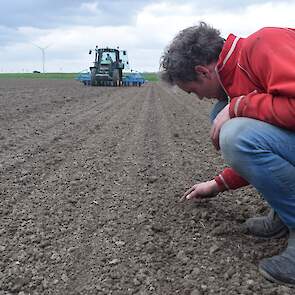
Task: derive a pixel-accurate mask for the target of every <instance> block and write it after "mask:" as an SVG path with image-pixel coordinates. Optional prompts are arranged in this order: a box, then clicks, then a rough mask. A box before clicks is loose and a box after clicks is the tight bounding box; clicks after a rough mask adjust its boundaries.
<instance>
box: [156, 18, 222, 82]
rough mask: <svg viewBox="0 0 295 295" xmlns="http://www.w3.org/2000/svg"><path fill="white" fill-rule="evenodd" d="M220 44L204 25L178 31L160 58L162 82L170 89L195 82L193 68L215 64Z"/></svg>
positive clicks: (209, 27)
mask: <svg viewBox="0 0 295 295" xmlns="http://www.w3.org/2000/svg"><path fill="white" fill-rule="evenodd" d="M223 44H224V39H223V38H222V37H221V36H220V32H219V31H218V30H216V29H214V28H213V27H211V26H209V25H207V24H206V23H205V22H200V24H199V25H198V26H193V27H189V28H186V29H184V30H182V31H180V32H179V33H178V34H177V35H176V37H175V38H174V39H173V40H172V42H171V43H170V44H169V45H168V46H167V47H166V49H165V51H164V54H163V55H162V57H161V61H160V76H161V79H162V80H163V81H165V82H167V83H169V84H172V85H174V84H175V82H176V81H183V82H187V81H193V80H198V76H197V75H196V73H195V71H194V67H195V66H196V65H208V64H210V63H212V62H214V61H217V60H218V57H219V54H220V52H221V50H222V47H223Z"/></svg>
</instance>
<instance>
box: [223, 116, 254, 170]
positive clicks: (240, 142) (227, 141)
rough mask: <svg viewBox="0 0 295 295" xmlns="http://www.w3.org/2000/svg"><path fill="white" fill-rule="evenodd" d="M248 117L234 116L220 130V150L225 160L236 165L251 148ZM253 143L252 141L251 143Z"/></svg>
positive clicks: (233, 165)
mask: <svg viewBox="0 0 295 295" xmlns="http://www.w3.org/2000/svg"><path fill="white" fill-rule="evenodd" d="M249 120H251V119H248V118H234V119H231V120H229V121H228V122H226V123H225V124H224V125H223V126H222V128H221V131H220V137H219V144H220V150H221V153H222V155H223V158H224V159H225V161H226V162H227V163H228V164H229V165H231V166H232V167H235V166H236V165H238V163H239V162H240V161H241V159H242V157H243V155H245V152H246V151H247V150H248V148H249V143H250V142H249V140H247V139H248V138H249V136H248V134H249V130H248V126H249ZM250 144H251V143H250Z"/></svg>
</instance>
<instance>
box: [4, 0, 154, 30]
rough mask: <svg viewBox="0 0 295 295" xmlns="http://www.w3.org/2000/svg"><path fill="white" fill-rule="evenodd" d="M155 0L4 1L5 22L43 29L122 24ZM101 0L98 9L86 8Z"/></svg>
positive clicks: (11, 25) (14, 26)
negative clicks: (87, 5)
mask: <svg viewBox="0 0 295 295" xmlns="http://www.w3.org/2000/svg"><path fill="white" fill-rule="evenodd" d="M150 2H152V1H151V0H150V1H149V0H145V1H144V0H137V1H136V0H134V1H132V0H121V1H120V0H113V1H110V0H96V1H95V0H85V1H81V0H60V1H59V0H55V1H49V0H39V1H36V0H26V1H24V0H12V1H6V2H5V3H3V4H1V25H3V26H6V27H11V28H17V27H21V26H31V27H37V28H41V29H45V28H53V27H61V26H72V25H92V26H93V25H96V26H103V25H112V26H114V25H122V24H129V23H130V22H132V20H133V17H134V15H135V14H136V12H137V11H138V10H139V9H141V8H142V7H143V6H145V5H146V4H148V3H150ZM86 3H87V4H93V3H97V8H98V11H97V13H96V12H91V11H89V10H87V9H83V7H85V4H86ZM83 4H84V6H83Z"/></svg>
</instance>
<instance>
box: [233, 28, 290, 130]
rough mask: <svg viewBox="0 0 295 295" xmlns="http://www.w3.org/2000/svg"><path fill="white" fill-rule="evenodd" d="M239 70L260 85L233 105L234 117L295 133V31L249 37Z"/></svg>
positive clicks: (278, 30) (267, 31) (268, 30)
mask: <svg viewBox="0 0 295 295" xmlns="http://www.w3.org/2000/svg"><path fill="white" fill-rule="evenodd" d="M238 67H239V69H240V70H241V71H243V72H244V74H245V75H247V76H248V77H249V79H250V80H252V82H253V83H254V85H256V86H257V87H256V91H253V92H252V93H244V94H245V95H244V96H240V97H235V98H233V99H232V100H231V102H230V117H231V118H233V117H250V118H254V119H258V120H261V121H265V122H267V123H270V124H273V125H276V126H279V127H283V128H286V129H290V130H295V31H294V30H291V29H284V28H275V29H274V28H264V29H262V30H260V31H258V32H257V33H255V34H253V35H252V36H251V37H249V38H247V40H246V43H245V47H244V48H243V51H242V52H241V55H240V57H239V63H238Z"/></svg>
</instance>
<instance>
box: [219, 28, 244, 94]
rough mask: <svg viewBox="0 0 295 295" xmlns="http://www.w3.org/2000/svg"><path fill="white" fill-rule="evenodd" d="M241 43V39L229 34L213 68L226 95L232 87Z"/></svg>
mask: <svg viewBox="0 0 295 295" xmlns="http://www.w3.org/2000/svg"><path fill="white" fill-rule="evenodd" d="M242 43H243V38H239V37H237V36H235V35H233V34H230V35H229V36H228V37H227V39H226V41H225V43H224V45H223V48H222V50H221V53H220V55H219V58H218V62H217V64H216V67H215V71H216V74H217V77H218V79H219V82H220V83H221V86H222V87H223V89H224V90H225V92H226V93H228V91H227V90H228V88H229V87H230V86H231V85H232V79H233V76H234V73H235V69H236V66H237V63H238V62H237V61H238V56H239V53H240V49H241V46H242Z"/></svg>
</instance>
